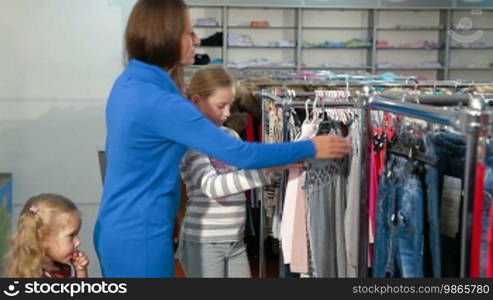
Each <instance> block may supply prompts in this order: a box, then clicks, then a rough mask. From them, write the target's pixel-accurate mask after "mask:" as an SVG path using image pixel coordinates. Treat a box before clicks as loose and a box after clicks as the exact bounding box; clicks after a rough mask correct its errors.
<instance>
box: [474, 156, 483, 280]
mask: <svg viewBox="0 0 493 300" xmlns="http://www.w3.org/2000/svg"><path fill="white" fill-rule="evenodd" d="M485 170H486V165H485V164H484V163H478V164H477V165H476V182H475V187H474V203H473V207H472V209H473V211H472V213H473V215H472V229H471V231H472V234H471V235H472V237H471V277H472V278H479V277H481V234H482V232H483V229H482V228H483V202H484V172H485Z"/></svg>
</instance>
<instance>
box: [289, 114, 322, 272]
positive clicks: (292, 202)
mask: <svg viewBox="0 0 493 300" xmlns="http://www.w3.org/2000/svg"><path fill="white" fill-rule="evenodd" d="M317 131H318V124H313V123H310V122H305V123H304V124H303V125H302V126H301V133H300V136H299V137H298V138H297V140H308V139H311V138H313V137H314V136H315V135H316V134H317ZM300 175H301V170H300V169H290V170H289V177H288V183H287V185H286V193H285V196H284V207H283V211H282V220H281V229H280V239H281V248H282V254H283V258H284V263H286V264H290V263H291V258H292V254H293V252H292V250H293V236H294V230H295V228H296V227H299V226H303V227H305V230H306V222H303V223H297V222H296V220H295V215H296V206H297V203H298V202H300V201H303V202H306V196H305V193H300V192H299V190H302V187H303V186H302V184H303V182H302V180H300V178H301V177H300ZM300 197H302V198H301V199H300ZM305 218H306V217H305ZM298 219H299V217H298ZM307 245H308V244H307V243H305V244H303V245H297V247H298V246H299V247H307ZM298 254H299V252H297V255H298ZM306 259H307V260H308V258H306Z"/></svg>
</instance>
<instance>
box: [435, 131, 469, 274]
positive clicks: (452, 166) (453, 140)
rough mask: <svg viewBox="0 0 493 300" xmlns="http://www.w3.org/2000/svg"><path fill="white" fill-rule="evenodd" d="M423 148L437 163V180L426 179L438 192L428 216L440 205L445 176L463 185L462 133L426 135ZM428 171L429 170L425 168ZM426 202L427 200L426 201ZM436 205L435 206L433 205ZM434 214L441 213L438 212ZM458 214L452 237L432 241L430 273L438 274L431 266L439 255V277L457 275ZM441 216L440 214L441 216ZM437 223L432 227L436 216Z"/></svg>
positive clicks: (458, 258)
mask: <svg viewBox="0 0 493 300" xmlns="http://www.w3.org/2000/svg"><path fill="white" fill-rule="evenodd" d="M427 149H431V151H432V152H433V154H435V155H434V156H435V157H437V158H438V163H437V165H436V168H435V169H436V171H437V176H438V180H437V179H435V178H433V177H432V176H429V177H428V178H429V179H428V178H427V186H428V188H433V186H435V187H436V188H437V192H438V201H432V202H431V203H432V204H433V209H434V210H433V211H432V212H431V213H430V216H431V217H432V216H434V215H435V216H436V215H437V213H438V212H439V211H441V207H442V201H441V200H442V188H443V184H444V178H445V176H451V177H455V178H459V179H461V180H462V187H461V189H463V185H464V170H465V153H466V143H465V140H464V137H463V136H462V135H459V134H456V133H452V132H445V131H441V132H438V133H435V134H430V135H429V136H428V137H427ZM427 172H428V173H430V172H431V171H430V170H427ZM429 202H430V201H429ZM435 204H436V206H435ZM438 216H441V214H440V213H438ZM461 216H462V212H461V211H460V212H459V215H458V216H457V218H459V220H460V221H459V230H458V232H457V234H456V236H454V237H451V236H445V235H442V234H440V246H437V245H438V243H436V242H432V245H433V244H434V245H435V246H433V247H432V252H433V255H434V256H435V259H434V260H433V269H434V275H435V276H436V275H439V274H438V273H437V272H436V271H435V269H436V268H437V267H438V266H436V264H437V259H436V256H439V259H438V261H440V265H441V268H440V270H441V276H442V277H458V276H459V275H460V228H461V227H460V226H461V224H460V223H461ZM441 218H443V216H441ZM435 220H436V221H437V222H438V225H437V227H436V228H439V225H440V224H439V223H440V219H439V218H436V219H435ZM436 239H437V233H436V232H434V233H433V238H432V241H433V240H436ZM438 249H446V251H443V252H441V253H437V252H438V251H439V250H438Z"/></svg>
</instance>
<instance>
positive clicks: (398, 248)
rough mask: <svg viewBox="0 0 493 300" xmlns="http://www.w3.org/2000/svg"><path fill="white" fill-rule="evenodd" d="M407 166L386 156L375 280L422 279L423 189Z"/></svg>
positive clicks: (396, 159) (378, 219)
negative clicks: (379, 278)
mask: <svg viewBox="0 0 493 300" xmlns="http://www.w3.org/2000/svg"><path fill="white" fill-rule="evenodd" d="M407 166H408V160H407V159H406V158H403V157H399V156H396V155H394V154H389V156H388V159H387V164H386V168H385V170H384V173H383V174H382V177H381V179H380V184H379V192H378V200H377V214H376V215H377V216H376V235H375V252H374V253H375V258H374V260H375V261H374V268H373V276H374V277H399V276H402V277H422V276H423V187H422V182H421V180H420V178H419V177H418V176H417V175H416V174H413V173H411V172H409V171H408V170H407Z"/></svg>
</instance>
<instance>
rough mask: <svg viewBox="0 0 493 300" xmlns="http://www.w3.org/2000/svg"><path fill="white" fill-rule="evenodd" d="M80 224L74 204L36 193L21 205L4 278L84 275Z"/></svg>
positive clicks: (85, 270) (50, 195) (56, 196)
mask: <svg viewBox="0 0 493 300" xmlns="http://www.w3.org/2000/svg"><path fill="white" fill-rule="evenodd" d="M80 227H81V217H80V213H79V211H78V209H77V207H76V206H75V204H74V203H73V202H72V201H70V200H69V199H67V198H66V197H64V196H61V195H57V194H40V195H37V196H34V197H32V198H30V199H29V200H28V201H27V202H26V204H25V205H24V207H23V209H22V211H21V213H20V216H19V220H18V222H17V232H16V233H15V234H14V235H13V236H12V238H11V241H10V246H11V248H10V254H9V263H8V268H7V272H8V273H7V276H8V277H20V278H25V277H31V278H41V277H48V278H67V277H77V278H84V277H87V266H88V264H89V259H88V257H87V255H86V254H85V253H83V252H80V251H79V250H78V248H79V246H80V239H79V236H78V233H79V230H80Z"/></svg>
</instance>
